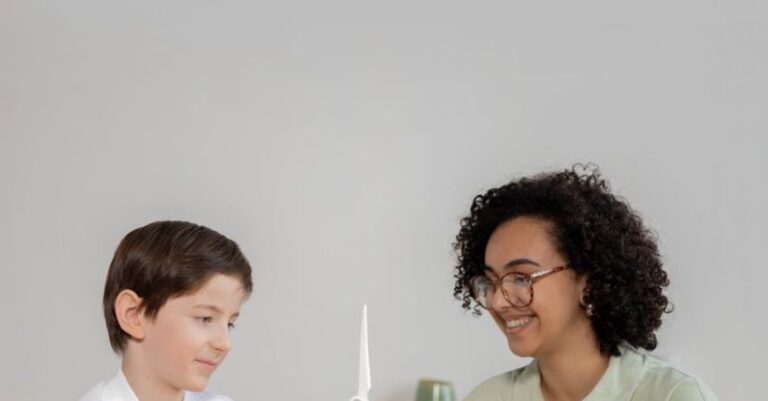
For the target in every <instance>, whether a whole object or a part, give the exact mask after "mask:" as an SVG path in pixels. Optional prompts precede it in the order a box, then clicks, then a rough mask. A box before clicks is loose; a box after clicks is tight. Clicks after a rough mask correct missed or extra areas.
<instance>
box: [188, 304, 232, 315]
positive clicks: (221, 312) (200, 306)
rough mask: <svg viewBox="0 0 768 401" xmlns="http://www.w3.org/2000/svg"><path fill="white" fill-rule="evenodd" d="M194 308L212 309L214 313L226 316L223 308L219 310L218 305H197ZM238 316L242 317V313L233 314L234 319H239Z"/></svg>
mask: <svg viewBox="0 0 768 401" xmlns="http://www.w3.org/2000/svg"><path fill="white" fill-rule="evenodd" d="M194 308H203V309H210V310H212V311H214V312H216V313H220V314H224V311H223V310H222V309H221V308H219V307H218V306H216V305H211V304H197V305H195V306H194ZM238 316H240V312H235V313H234V314H232V317H238Z"/></svg>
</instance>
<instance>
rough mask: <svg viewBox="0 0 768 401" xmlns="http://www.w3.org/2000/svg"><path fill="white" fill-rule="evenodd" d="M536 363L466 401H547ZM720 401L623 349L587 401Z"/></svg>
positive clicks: (673, 371)
mask: <svg viewBox="0 0 768 401" xmlns="http://www.w3.org/2000/svg"><path fill="white" fill-rule="evenodd" d="M539 378H540V376H539V365H538V363H537V361H536V360H534V361H533V362H531V363H530V364H528V365H527V366H525V367H522V368H519V369H515V370H513V371H510V372H507V373H504V374H501V375H498V376H496V377H492V378H490V379H488V380H486V381H485V382H483V383H482V384H480V385H479V386H477V388H475V389H474V390H473V391H472V392H471V393H469V395H468V396H467V397H466V398H464V401H544V398H543V397H542V396H541V389H540V387H539ZM607 400H611V401H717V397H715V394H714V393H713V392H712V391H711V390H710V389H709V388H708V387H707V386H706V385H705V384H704V383H702V382H701V381H699V380H698V379H696V378H695V377H693V376H691V375H688V374H686V373H683V372H681V371H680V370H678V369H675V368H673V367H671V366H669V365H668V364H667V363H665V362H663V361H661V360H659V359H656V358H654V357H651V356H649V355H645V354H641V353H638V352H636V351H634V350H632V349H629V348H621V356H614V357H611V360H610V362H609V363H608V369H607V370H606V371H605V373H604V374H603V377H601V378H600V380H599V381H598V382H597V384H596V385H595V388H593V389H592V392H590V393H589V395H587V397H586V398H584V401H607Z"/></svg>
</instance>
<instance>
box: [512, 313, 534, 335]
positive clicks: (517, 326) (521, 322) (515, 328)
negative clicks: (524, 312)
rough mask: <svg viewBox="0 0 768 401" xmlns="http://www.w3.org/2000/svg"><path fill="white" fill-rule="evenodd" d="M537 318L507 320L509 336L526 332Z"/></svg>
mask: <svg viewBox="0 0 768 401" xmlns="http://www.w3.org/2000/svg"><path fill="white" fill-rule="evenodd" d="M535 318H536V316H523V317H519V318H516V319H510V320H505V322H506V332H507V334H508V335H514V334H518V333H520V332H521V331H523V330H525V328H526V327H528V326H529V325H530V324H531V322H533V320H534V319H535Z"/></svg>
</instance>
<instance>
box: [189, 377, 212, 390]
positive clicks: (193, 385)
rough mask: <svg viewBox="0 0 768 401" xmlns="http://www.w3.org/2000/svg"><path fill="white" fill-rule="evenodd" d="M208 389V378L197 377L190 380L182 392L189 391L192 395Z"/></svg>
mask: <svg viewBox="0 0 768 401" xmlns="http://www.w3.org/2000/svg"><path fill="white" fill-rule="evenodd" d="M207 387H208V378H207V377H205V376H198V377H193V378H190V380H189V381H188V382H187V383H186V385H185V386H184V390H187V391H191V392H193V393H199V392H201V391H205V389H206V388H207Z"/></svg>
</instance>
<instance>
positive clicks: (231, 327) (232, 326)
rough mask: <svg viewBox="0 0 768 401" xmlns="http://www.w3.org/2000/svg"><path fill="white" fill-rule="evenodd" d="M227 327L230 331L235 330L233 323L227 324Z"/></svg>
mask: <svg viewBox="0 0 768 401" xmlns="http://www.w3.org/2000/svg"><path fill="white" fill-rule="evenodd" d="M227 327H229V329H230V330H232V329H234V328H235V324H234V323H229V324H227Z"/></svg>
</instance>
